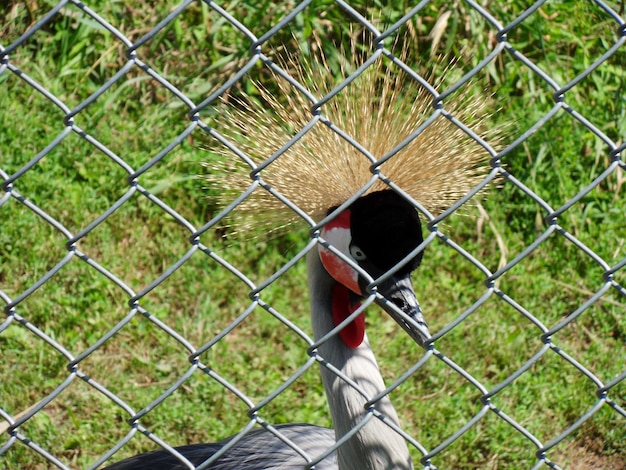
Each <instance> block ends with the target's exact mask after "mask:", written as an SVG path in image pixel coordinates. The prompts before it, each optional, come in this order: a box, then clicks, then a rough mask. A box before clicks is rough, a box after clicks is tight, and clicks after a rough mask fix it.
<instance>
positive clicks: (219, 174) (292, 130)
mask: <svg viewBox="0 0 626 470" xmlns="http://www.w3.org/2000/svg"><path fill="white" fill-rule="evenodd" d="M351 56H352V57H356V56H357V54H351ZM360 65H361V64H360V63H346V64H343V65H342V66H341V76H340V77H335V76H332V73H331V72H330V67H329V66H328V64H327V62H326V60H325V57H324V55H323V54H322V53H319V57H317V59H314V60H311V61H301V60H300V59H299V58H298V56H295V55H291V56H289V57H288V58H287V59H286V60H284V61H282V62H280V66H281V68H283V69H284V70H285V71H287V72H288V73H289V74H290V75H291V76H292V77H293V78H294V79H295V80H296V81H297V82H299V83H300V84H302V85H303V86H304V87H305V88H307V89H308V91H309V92H310V93H311V94H312V95H313V96H315V97H316V98H317V99H320V98H322V97H324V96H326V95H327V94H328V93H330V92H331V91H332V90H333V89H335V87H336V86H337V84H338V83H340V82H341V81H342V80H344V79H345V78H346V77H347V76H348V75H349V73H350V72H352V71H353V70H356V69H357V68H358V67H359V66H360ZM276 81H277V84H278V90H279V92H278V93H270V92H269V91H268V90H267V89H266V88H264V87H262V86H259V85H257V89H258V98H252V97H248V96H244V97H242V98H237V99H235V100H233V101H231V102H230V103H226V102H224V103H222V105H223V108H221V109H220V113H219V119H218V121H217V122H216V123H215V124H216V125H215V128H216V129H217V130H218V132H219V133H220V134H222V135H223V136H224V137H226V139H228V140H229V141H230V142H232V143H233V144H234V145H235V146H236V147H237V148H238V149H239V150H241V151H242V152H244V153H245V154H246V155H247V156H248V157H249V158H250V159H251V160H252V161H253V162H254V163H255V164H262V163H263V162H264V161H265V160H266V159H268V158H269V157H271V156H272V155H273V154H274V153H275V152H277V151H278V150H279V149H280V148H281V147H283V146H284V145H285V144H286V143H287V142H288V141H289V140H290V139H292V138H293V137H294V135H296V134H297V133H298V132H299V131H301V130H302V129H303V128H305V126H306V125H307V124H308V123H309V122H311V120H312V119H313V117H314V113H313V112H312V110H311V109H312V106H313V103H311V101H310V100H309V99H308V98H307V97H306V96H304V95H303V94H302V93H301V92H300V91H298V90H297V89H296V88H295V87H294V86H293V85H292V84H290V83H289V82H288V81H287V80H285V79H284V78H282V77H279V76H277V77H276ZM438 82H441V80H438ZM485 102H486V100H485V97H484V96H478V97H475V98H474V97H471V96H469V95H468V94H467V93H465V94H463V93H460V96H457V97H456V99H455V100H452V101H447V100H446V101H445V102H444V103H443V107H444V109H445V110H446V111H447V112H448V113H450V115H452V116H454V117H455V118H456V119H457V120H459V121H460V122H462V123H463V124H464V125H465V126H467V127H468V128H470V129H472V131H473V132H474V133H476V134H477V135H478V136H480V137H481V138H482V139H484V140H487V141H489V140H490V138H491V137H494V138H493V139H491V140H492V142H491V143H492V144H493V143H494V142H493V141H494V140H497V138H495V134H494V133H493V132H491V131H488V130H486V129H485V127H486V125H485V124H486V119H487V118H488V115H487V113H486V111H485ZM434 111H435V109H434V107H433V96H432V95H431V94H430V93H429V92H428V91H427V90H426V89H424V87H422V86H421V85H420V84H419V83H418V82H417V81H416V80H414V79H413V78H412V77H410V76H408V75H407V74H406V73H405V72H404V71H402V70H401V69H400V68H399V67H398V66H397V65H395V64H394V63H392V61H391V60H389V59H388V58H387V57H385V56H380V57H379V58H378V59H377V60H376V61H375V62H374V63H373V64H371V65H370V66H369V67H368V68H367V69H366V70H365V71H364V72H363V73H362V74H361V75H360V76H358V77H357V78H356V79H355V80H354V81H353V82H351V83H350V84H349V85H348V86H346V87H345V88H343V89H342V90H341V91H340V92H339V93H338V94H336V95H335V96H333V97H332V98H330V99H329V100H328V101H327V102H325V103H324V104H323V105H322V106H321V107H320V108H319V112H320V113H321V115H322V116H323V117H324V119H321V120H317V122H315V124H314V125H313V126H312V127H311V128H310V129H309V130H308V132H306V133H305V134H304V135H303V136H302V137H301V138H300V139H299V140H297V141H296V142H294V143H293V145H292V146H291V147H289V148H288V149H287V150H286V151H285V152H284V153H282V154H281V155H280V156H279V157H278V158H276V159H275V160H274V161H273V162H272V163H270V164H269V165H268V166H267V167H265V168H264V169H263V170H262V171H261V173H260V176H261V178H262V180H263V181H264V182H265V183H267V184H268V185H269V186H271V187H272V188H273V189H275V190H276V191H278V192H279V193H280V194H282V195H283V196H285V197H286V198H287V199H289V200H290V201H291V202H293V203H294V204H296V205H297V206H298V207H299V208H300V209H301V210H303V211H304V212H306V213H307V214H308V215H309V216H310V217H311V218H312V219H313V220H316V221H319V220H320V219H321V218H323V217H324V216H325V215H326V214H327V211H328V210H329V209H330V208H332V207H335V206H338V205H340V204H341V203H343V202H345V201H346V200H347V199H348V198H350V197H351V196H352V195H354V194H355V193H356V192H357V191H358V190H359V189H361V188H362V187H363V186H364V185H365V184H366V183H367V182H368V181H369V180H371V179H372V176H373V174H374V173H373V167H372V164H373V162H372V161H371V160H370V159H369V158H368V157H367V156H366V154H365V153H363V152H362V151H361V150H359V148H358V147H357V146H355V145H354V144H353V143H352V142H350V141H349V139H346V138H344V137H343V136H341V135H340V133H338V132H336V131H335V130H333V129H331V128H330V125H332V126H334V127H336V128H338V129H339V130H340V131H341V132H342V133H344V134H345V135H347V136H349V137H350V138H351V139H353V140H354V141H356V142H358V144H359V145H360V146H361V147H362V148H363V149H365V150H366V151H367V152H368V153H369V155H371V156H372V157H373V158H374V159H375V160H379V159H381V158H382V157H384V156H385V155H387V154H388V153H389V152H392V151H393V150H395V149H396V147H397V146H398V145H399V144H400V143H402V142H403V141H404V140H405V139H406V138H407V137H408V136H409V135H411V134H412V133H414V131H415V130H416V129H417V128H418V127H419V126H421V125H422V124H423V123H424V122H425V121H426V120H427V119H428V118H429V117H430V116H431V115H432V114H433V112H434ZM210 150H211V151H212V152H213V153H215V154H217V155H219V159H216V160H214V161H211V162H207V164H206V167H207V168H208V174H207V175H205V177H206V180H207V181H208V183H209V184H210V185H211V186H212V187H216V188H218V189H219V190H220V191H223V192H224V193H223V196H222V197H223V198H225V201H224V202H228V203H230V202H232V200H233V199H234V197H232V196H233V195H234V194H237V195H238V194H240V193H242V192H243V191H244V190H246V189H247V188H248V187H249V186H250V184H251V183H252V180H251V179H250V176H249V175H250V172H251V171H252V170H253V168H251V167H250V166H249V165H247V164H245V163H244V162H243V160H241V159H240V158H239V157H238V156H236V155H235V154H234V153H233V152H232V150H230V149H228V148H227V147H226V146H223V145H221V144H217V143H216V145H215V146H213V145H211V147H210ZM489 158H490V155H489V153H488V152H487V151H486V150H485V149H484V148H483V147H482V146H481V145H479V144H478V143H477V142H476V141H475V140H474V139H472V138H471V137H469V136H468V135H467V134H466V133H465V132H464V131H463V130H462V129H460V128H459V127H458V126H457V125H455V124H454V123H453V122H451V121H450V120H449V119H447V118H446V117H444V116H442V115H440V116H438V117H437V118H436V119H434V120H433V121H432V122H431V123H430V125H429V126H428V127H426V128H425V129H424V130H423V131H422V132H421V133H420V134H419V135H417V136H416V137H415V138H413V139H412V140H410V142H408V144H406V145H405V146H403V147H402V148H401V149H400V150H399V151H398V152H397V153H395V154H394V155H393V156H392V157H391V158H389V159H387V160H386V161H385V162H384V163H383V164H382V165H380V167H379V170H380V173H381V174H382V175H384V177H385V178H388V179H389V180H390V181H392V182H393V183H394V184H395V185H397V186H398V187H400V188H401V189H402V190H403V191H405V192H406V193H407V194H408V195H409V196H411V197H412V198H413V199H415V200H416V201H417V202H419V203H420V204H421V205H422V206H423V207H424V208H426V209H427V210H428V211H429V212H430V213H431V214H433V215H437V214H439V213H441V212H442V211H444V210H446V209H447V208H448V207H450V206H451V205H452V204H454V203H455V202H457V201H458V200H459V199H460V198H462V197H463V196H465V195H466V194H467V193H468V192H469V191H470V190H471V189H472V188H473V187H475V186H476V185H477V184H478V183H479V182H480V181H481V180H482V179H483V178H484V177H485V176H486V175H487V173H488V172H489V169H490V168H489ZM387 188H388V185H387V184H386V183H385V182H383V181H382V179H380V180H378V181H376V182H375V183H374V184H373V185H372V186H371V187H369V188H368V190H367V191H366V193H370V192H374V191H379V190H382V189H387ZM226 199H227V200H226ZM240 209H242V210H243V211H244V212H245V213H249V214H251V215H252V216H253V218H254V220H255V222H254V223H255V224H257V223H260V224H262V225H263V227H264V228H266V229H267V231H272V230H276V229H279V228H282V227H284V226H287V225H289V224H290V223H291V222H293V221H294V220H296V219H297V218H298V215H297V214H296V213H295V212H293V211H292V210H291V209H289V208H288V207H287V206H286V205H285V204H283V203H282V202H281V201H279V200H278V199H277V198H275V197H274V196H273V195H271V194H270V193H269V192H267V191H266V190H265V189H263V188H261V187H258V188H257V189H256V190H255V191H254V192H253V193H252V194H251V195H250V197H249V198H248V199H246V200H245V201H244V202H243V203H242V204H241V206H240ZM244 228H245V227H244Z"/></svg>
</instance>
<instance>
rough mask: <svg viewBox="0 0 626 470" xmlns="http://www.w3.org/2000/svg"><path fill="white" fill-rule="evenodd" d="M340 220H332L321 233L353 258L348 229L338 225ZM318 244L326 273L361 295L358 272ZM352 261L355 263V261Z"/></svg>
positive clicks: (338, 248)
mask: <svg viewBox="0 0 626 470" xmlns="http://www.w3.org/2000/svg"><path fill="white" fill-rule="evenodd" d="M346 212H348V211H346ZM341 215H343V214H341ZM341 215H340V216H339V217H338V219H339V218H340V217H341ZM348 216H349V214H348ZM333 222H337V223H333ZM341 222H342V221H341V220H339V221H337V219H335V220H333V221H332V222H330V223H329V224H327V225H326V226H325V227H324V228H323V229H322V232H321V235H322V237H323V238H324V240H326V241H327V242H328V243H330V244H331V245H332V246H333V247H334V248H336V249H337V250H339V251H340V252H341V253H343V254H345V255H346V256H347V257H349V258H350V259H353V258H352V256H350V242H351V240H352V237H351V236H350V229H349V228H347V227H346V226H345V225H344V226H342V225H340V224H341ZM348 227H349V221H348ZM318 246H319V248H318V250H319V254H320V259H321V261H322V265H324V268H325V269H326V271H327V272H328V274H330V276H331V277H332V278H333V279H334V280H335V281H337V282H339V283H341V284H343V285H344V286H346V287H347V288H348V289H350V290H351V291H352V292H354V293H355V294H359V295H361V288H360V287H359V273H358V272H357V271H356V270H355V269H354V268H352V266H350V265H349V264H348V263H346V262H345V261H344V260H342V259H341V258H340V257H339V256H337V255H335V254H334V253H333V252H332V251H330V250H329V249H328V248H325V247H323V246H322V245H318ZM354 262H355V263H356V261H354Z"/></svg>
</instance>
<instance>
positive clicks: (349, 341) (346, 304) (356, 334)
mask: <svg viewBox="0 0 626 470" xmlns="http://www.w3.org/2000/svg"><path fill="white" fill-rule="evenodd" d="M332 304H333V309H332V310H333V323H334V325H335V326H337V325H339V324H340V323H341V322H342V321H344V320H345V319H346V318H348V317H349V316H350V315H352V313H353V312H354V311H355V310H356V309H357V308H359V307H360V306H361V304H360V303H359V302H355V303H352V302H351V300H350V291H349V290H348V289H347V287H345V286H343V285H341V284H336V285H335V287H334V288H333V300H332ZM339 337H340V338H341V340H342V341H343V343H344V344H345V345H346V346H347V347H349V348H350V349H356V348H358V347H359V346H360V345H361V343H362V342H363V338H364V337H365V315H364V314H363V313H362V312H361V314H359V315H358V316H357V317H356V318H355V319H354V320H352V321H351V322H350V323H348V324H347V325H346V326H345V327H344V328H343V329H342V330H341V331H340V332H339Z"/></svg>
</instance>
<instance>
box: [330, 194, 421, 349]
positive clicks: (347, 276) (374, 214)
mask: <svg viewBox="0 0 626 470" xmlns="http://www.w3.org/2000/svg"><path fill="white" fill-rule="evenodd" d="M321 235H322V237H323V238H324V239H325V240H326V241H328V242H329V243H330V244H331V245H332V246H333V247H335V248H336V249H337V250H339V251H341V252H342V254H344V255H345V256H347V257H348V258H349V259H350V260H351V261H353V262H354V263H355V264H357V265H359V267H360V268H362V269H363V270H364V271H366V272H367V273H368V274H369V275H370V276H371V277H372V278H374V279H376V278H378V277H380V276H382V275H383V274H385V273H386V272H387V271H389V270H391V269H392V268H394V267H395V266H396V265H397V264H398V263H400V262H401V261H402V260H403V259H404V258H406V257H407V256H408V255H409V254H410V253H411V252H412V251H413V250H414V249H415V248H416V247H417V246H418V245H419V244H420V243H422V241H423V237H422V228H421V224H420V220H419V216H418V214H417V211H416V210H415V208H414V207H413V206H412V205H411V204H410V203H409V202H407V201H406V200H405V199H403V198H402V197H401V196H399V195H398V194H397V193H395V192H394V191H391V190H385V191H378V192H375V193H371V194H368V195H366V196H363V197H361V198H359V199H357V200H356V201H355V202H354V203H353V204H352V205H351V206H350V207H349V208H348V209H346V210H344V211H343V212H341V213H340V214H339V215H337V217H335V218H334V219H333V220H331V221H330V222H329V223H327V224H326V225H325V226H324V228H323V229H322V231H321ZM319 254H320V259H321V261H322V264H323V266H324V268H325V269H326V271H327V272H328V274H330V276H331V277H332V278H333V279H334V280H335V281H337V283H338V284H339V285H340V286H343V288H344V289H343V290H344V291H346V292H345V293H340V291H341V289H335V291H336V292H335V293H334V294H333V311H334V313H333V316H334V317H335V324H338V323H340V321H341V320H342V318H345V317H347V316H348V315H350V313H351V312H353V311H354V310H355V307H354V305H355V304H357V302H356V301H355V299H357V298H360V297H363V296H364V295H366V294H367V292H366V291H365V289H366V287H367V285H368V284H369V282H368V281H367V280H366V279H364V278H363V276H361V275H360V274H359V273H358V271H357V270H356V269H354V267H352V266H351V265H350V264H349V263H347V262H345V261H344V260H343V259H341V258H340V257H339V256H337V255H335V254H334V253H333V252H332V251H331V250H329V249H328V248H326V247H323V246H320V248H319ZM421 259H422V252H420V253H418V254H417V255H415V256H414V257H413V258H412V259H411V260H410V261H409V262H408V263H406V264H405V265H404V266H402V267H401V268H400V269H399V270H398V271H397V272H396V273H395V274H394V275H392V276H391V277H390V278H389V279H387V280H386V281H385V282H383V283H381V284H379V285H378V286H377V289H378V292H379V293H380V294H382V295H383V297H384V298H385V299H386V300H387V301H388V303H385V302H384V301H383V300H382V299H381V300H379V301H378V303H379V304H380V305H381V307H383V309H384V310H385V311H387V313H389V314H390V315H391V316H392V318H393V319H394V320H396V321H397V322H398V323H399V324H400V325H401V326H402V327H403V328H404V329H405V330H406V331H407V332H408V333H409V334H410V335H411V337H412V338H413V339H414V340H416V341H417V342H418V343H420V344H423V343H424V342H425V341H426V340H427V339H428V338H429V337H430V335H429V333H428V328H427V326H426V323H425V322H424V319H423V317H422V314H421V310H420V308H419V304H418V302H417V298H416V296H415V292H414V290H413V286H412V283H411V277H410V275H411V272H412V271H413V270H414V269H415V268H417V266H418V265H419V264H420V262H421ZM346 289H347V290H346ZM348 291H349V292H348ZM345 299H348V303H347V304H346V305H343V303H344V301H345ZM391 304H393V306H392V305H391ZM357 306H358V304H357ZM394 306H395V307H394ZM397 309H399V310H400V311H402V312H403V313H404V314H405V315H406V316H407V317H408V318H410V319H411V320H413V321H407V319H406V318H405V317H403V316H402V315H401V314H400V313H399V312H398V310H397ZM335 311H337V313H335ZM353 323H355V324H353V325H350V327H349V328H346V329H344V330H346V331H344V330H342V332H341V333H340V336H341V338H342V339H343V340H344V343H346V344H347V345H348V346H350V347H357V346H358V345H359V344H360V342H361V341H362V339H363V331H362V328H360V327H359V325H360V324H361V323H362V324H363V325H364V321H363V320H362V319H358V320H355V322H353Z"/></svg>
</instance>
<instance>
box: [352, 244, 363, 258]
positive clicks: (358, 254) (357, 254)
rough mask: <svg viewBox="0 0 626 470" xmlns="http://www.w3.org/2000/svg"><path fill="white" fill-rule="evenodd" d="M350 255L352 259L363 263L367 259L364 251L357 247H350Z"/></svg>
mask: <svg viewBox="0 0 626 470" xmlns="http://www.w3.org/2000/svg"><path fill="white" fill-rule="evenodd" d="M350 255H352V257H353V258H354V259H355V260H357V261H363V260H364V259H365V258H367V256H366V255H365V253H363V250H361V249H360V248H359V247H358V246H356V245H350Z"/></svg>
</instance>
